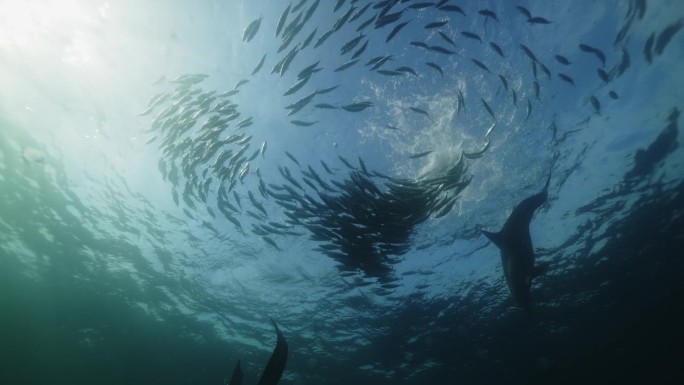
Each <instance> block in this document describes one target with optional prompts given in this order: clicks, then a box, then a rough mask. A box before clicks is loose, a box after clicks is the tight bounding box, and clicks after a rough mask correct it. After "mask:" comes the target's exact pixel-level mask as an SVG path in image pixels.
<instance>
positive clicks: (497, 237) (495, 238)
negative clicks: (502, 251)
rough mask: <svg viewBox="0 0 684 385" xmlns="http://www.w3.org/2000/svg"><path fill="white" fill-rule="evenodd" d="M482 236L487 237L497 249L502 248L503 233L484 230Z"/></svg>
mask: <svg viewBox="0 0 684 385" xmlns="http://www.w3.org/2000/svg"><path fill="white" fill-rule="evenodd" d="M482 234H484V236H485V237H487V238H488V239H489V240H490V241H492V243H494V244H495V245H496V246H497V247H499V248H501V242H502V240H501V232H498V233H492V232H490V231H487V230H482Z"/></svg>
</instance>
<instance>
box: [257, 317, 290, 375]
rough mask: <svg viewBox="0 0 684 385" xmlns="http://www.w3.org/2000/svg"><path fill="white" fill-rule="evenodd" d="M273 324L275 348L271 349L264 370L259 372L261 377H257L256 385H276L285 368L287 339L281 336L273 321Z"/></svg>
mask: <svg viewBox="0 0 684 385" xmlns="http://www.w3.org/2000/svg"><path fill="white" fill-rule="evenodd" d="M271 322H273V326H275V329H276V333H277V334H278V338H277V340H276V346H275V349H273V354H271V358H270V359H269V360H268V363H267V364H266V368H265V369H264V372H263V373H262V374H261V379H259V383H258V385H276V384H277V383H278V381H280V377H281V376H282V375H283V371H284V370H285V363H286V362H287V341H286V340H285V337H284V336H283V333H281V332H280V329H278V325H276V323H275V321H273V320H271Z"/></svg>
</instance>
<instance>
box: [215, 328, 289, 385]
mask: <svg viewBox="0 0 684 385" xmlns="http://www.w3.org/2000/svg"><path fill="white" fill-rule="evenodd" d="M271 322H272V323H273V326H275V330H276V333H277V339H276V346H275V348H274V349H273V353H272V354H271V358H270V359H269V360H268V363H266V368H264V372H263V373H262V374H261V378H260V379H259V382H258V385H276V384H278V381H280V377H281V376H282V375H283V371H284V370H285V363H286V362H287V353H288V349H287V341H286V340H285V337H284V336H283V333H281V332H280V329H278V325H277V324H276V323H275V321H273V320H271ZM242 378H243V373H242V369H241V367H240V360H238V362H237V364H236V365H235V369H234V370H233V376H232V377H231V380H230V383H227V382H226V384H227V385H228V384H229V385H242Z"/></svg>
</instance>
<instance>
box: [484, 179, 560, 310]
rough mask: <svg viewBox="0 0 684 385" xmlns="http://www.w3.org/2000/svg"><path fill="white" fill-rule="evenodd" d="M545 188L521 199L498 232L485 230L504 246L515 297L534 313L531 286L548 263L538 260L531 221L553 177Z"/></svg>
mask: <svg viewBox="0 0 684 385" xmlns="http://www.w3.org/2000/svg"><path fill="white" fill-rule="evenodd" d="M550 180H551V174H550V173H549V177H548V178H547V179H546V184H545V185H544V189H543V190H542V191H541V192H539V193H537V194H535V195H532V196H531V197H528V198H526V199H524V200H523V201H522V202H520V203H519V204H518V205H517V206H516V207H515V209H513V212H512V213H511V215H510V216H509V217H508V219H507V220H506V223H505V224H504V225H503V227H502V228H501V230H500V231H499V232H497V233H493V232H489V231H486V230H482V234H484V235H485V236H486V237H487V238H489V240H490V241H492V243H494V244H495V245H496V246H497V247H498V248H499V249H500V250H501V264H502V265H503V271H504V277H505V278H506V283H507V284H508V289H509V290H510V292H511V296H512V297H513V300H514V301H515V302H516V303H517V304H518V306H520V307H522V308H523V310H524V311H525V313H527V315H528V316H529V315H530V287H531V285H532V279H534V278H536V277H538V276H540V275H541V274H543V273H544V271H545V270H546V268H547V267H546V266H544V265H538V266H535V264H534V251H533V250H532V239H531V237H530V222H531V221H532V216H533V215H534V212H535V211H536V210H537V209H538V208H539V206H541V205H542V204H543V203H544V202H546V199H547V198H548V195H549V194H548V188H549V181H550Z"/></svg>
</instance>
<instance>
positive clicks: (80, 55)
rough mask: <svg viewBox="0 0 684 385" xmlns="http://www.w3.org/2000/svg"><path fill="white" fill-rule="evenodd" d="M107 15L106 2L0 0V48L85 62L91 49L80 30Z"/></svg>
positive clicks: (95, 23)
mask: <svg viewBox="0 0 684 385" xmlns="http://www.w3.org/2000/svg"><path fill="white" fill-rule="evenodd" d="M107 14H108V5H107V4H106V3H103V4H102V5H101V6H100V7H99V8H91V6H90V5H88V4H87V3H84V2H83V1H78V0H23V1H12V0H0V50H5V49H6V50H11V51H12V52H15V53H16V52H20V53H24V54H30V55H38V56H42V55H45V54H48V55H50V54H51V53H56V54H57V55H58V56H59V60H61V61H64V62H66V63H69V64H87V63H89V62H90V61H91V59H92V52H91V50H90V49H89V43H88V41H87V39H86V38H85V36H86V34H85V33H84V31H86V30H88V29H89V28H92V27H93V26H96V25H97V24H98V23H101V21H102V19H104V18H106V17H107ZM90 44H92V43H90ZM55 50H59V51H57V52H55Z"/></svg>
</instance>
